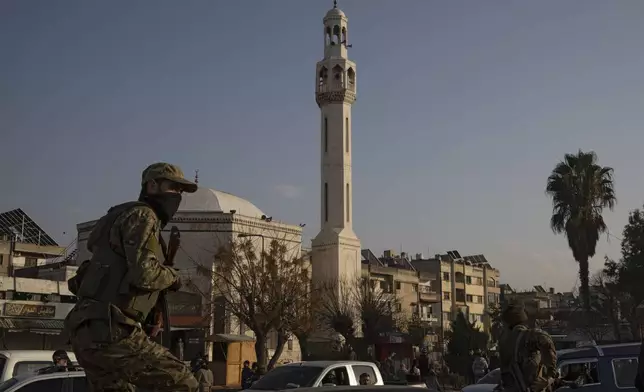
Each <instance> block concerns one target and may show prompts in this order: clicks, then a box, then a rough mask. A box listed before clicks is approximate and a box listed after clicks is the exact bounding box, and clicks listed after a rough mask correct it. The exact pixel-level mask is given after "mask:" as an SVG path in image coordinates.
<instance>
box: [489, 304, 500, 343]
mask: <svg viewBox="0 0 644 392" xmlns="http://www.w3.org/2000/svg"><path fill="white" fill-rule="evenodd" d="M488 317H489V318H490V335H491V336H490V338H491V339H492V341H493V342H498V341H499V338H501V333H502V332H503V319H502V318H501V304H492V305H490V310H489V311H488Z"/></svg>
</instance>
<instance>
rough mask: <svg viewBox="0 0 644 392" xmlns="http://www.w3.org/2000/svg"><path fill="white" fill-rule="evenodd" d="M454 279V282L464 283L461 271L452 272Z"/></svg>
mask: <svg viewBox="0 0 644 392" xmlns="http://www.w3.org/2000/svg"><path fill="white" fill-rule="evenodd" d="M454 281H455V282H456V283H464V282H465V276H463V274H462V273H461V272H457V273H455V274H454Z"/></svg>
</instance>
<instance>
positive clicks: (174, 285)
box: [168, 275, 183, 291]
mask: <svg viewBox="0 0 644 392" xmlns="http://www.w3.org/2000/svg"><path fill="white" fill-rule="evenodd" d="M181 286H183V285H182V283H181V278H180V277H179V275H177V279H176V280H175V281H174V283H172V284H171V285H170V287H168V290H170V291H179V289H181Z"/></svg>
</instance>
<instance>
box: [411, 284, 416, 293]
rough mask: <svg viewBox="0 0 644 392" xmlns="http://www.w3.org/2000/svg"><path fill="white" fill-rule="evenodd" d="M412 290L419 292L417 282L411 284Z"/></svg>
mask: <svg viewBox="0 0 644 392" xmlns="http://www.w3.org/2000/svg"><path fill="white" fill-rule="evenodd" d="M411 290H412V291H413V292H414V293H417V292H418V285H417V284H412V285H411Z"/></svg>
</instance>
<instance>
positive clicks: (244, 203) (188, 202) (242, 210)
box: [179, 187, 264, 218]
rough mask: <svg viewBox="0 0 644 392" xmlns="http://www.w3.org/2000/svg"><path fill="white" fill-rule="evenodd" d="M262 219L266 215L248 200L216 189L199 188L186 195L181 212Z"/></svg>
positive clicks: (180, 208)
mask: <svg viewBox="0 0 644 392" xmlns="http://www.w3.org/2000/svg"><path fill="white" fill-rule="evenodd" d="M231 210H235V213H236V214H239V215H244V216H250V217H253V218H261V217H262V215H264V213H263V212H262V210H260V209H259V208H257V207H256V206H255V205H254V204H253V203H251V202H249V201H248V200H245V199H242V198H241V197H237V196H235V195H231V194H230V193H226V192H222V191H217V190H215V189H209V188H202V187H199V189H197V191H196V192H195V193H184V194H183V198H182V200H181V204H180V205H179V212H223V213H230V211H231Z"/></svg>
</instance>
